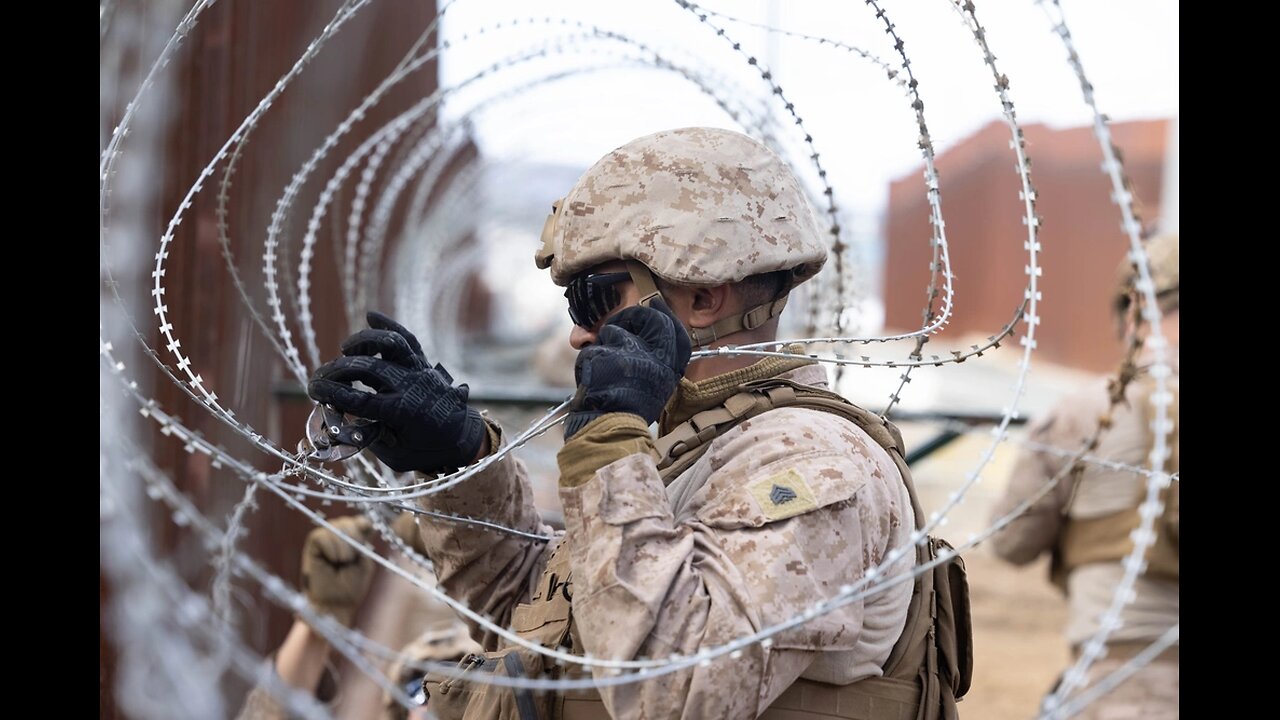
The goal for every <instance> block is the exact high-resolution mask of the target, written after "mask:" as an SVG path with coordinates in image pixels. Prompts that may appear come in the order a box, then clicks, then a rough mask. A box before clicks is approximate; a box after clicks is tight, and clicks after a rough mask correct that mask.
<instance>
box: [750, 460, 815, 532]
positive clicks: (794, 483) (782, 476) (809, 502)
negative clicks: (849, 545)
mask: <svg viewBox="0 0 1280 720" xmlns="http://www.w3.org/2000/svg"><path fill="white" fill-rule="evenodd" d="M747 489H748V490H750V491H751V496H752V497H754V498H755V500H756V503H757V504H759V505H760V510H761V512H763V513H764V516H765V517H766V518H768V519H769V520H783V519H785V518H789V517H791V516H793V515H799V514H800V513H805V512H809V511H810V510H815V509H817V507H818V501H817V499H816V498H815V497H814V495H813V490H812V489H811V488H810V487H809V483H807V482H805V480H804V478H803V477H801V476H800V473H798V472H796V469H795V468H788V469H787V470H786V471H784V472H781V473H778V474H777V475H774V476H772V477H767V478H765V479H763V480H758V481H756V482H753V483H751V484H750V485H749V486H747Z"/></svg>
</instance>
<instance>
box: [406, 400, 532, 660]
mask: <svg viewBox="0 0 1280 720" xmlns="http://www.w3.org/2000/svg"><path fill="white" fill-rule="evenodd" d="M501 445H502V431H501V428H499V427H498V426H497V425H496V424H494V423H493V422H492V421H490V422H489V447H490V448H491V449H492V450H491V451H496V450H497V449H498V448H499V447H501ZM422 506H423V507H424V508H426V509H427V510H431V511H433V512H439V513H448V514H452V515H460V516H464V517H470V518H477V519H482V520H485V521H487V522H490V523H496V524H499V525H503V526H505V527H509V528H513V529H516V530H522V531H524V532H528V533H535V534H539V535H555V531H554V530H553V529H552V528H551V527H550V526H547V525H544V524H543V523H542V521H541V518H540V517H539V515H538V511H537V509H536V508H535V507H534V504H533V490H532V488H531V487H530V485H529V478H528V474H527V472H526V471H525V467H524V463H522V462H520V461H519V460H518V459H516V458H515V457H514V456H513V455H511V454H508V455H506V456H505V457H503V458H502V459H501V460H499V461H498V462H496V463H494V464H493V465H490V466H489V467H488V468H486V469H485V470H483V471H481V472H480V473H478V474H476V475H475V476H473V477H471V478H468V479H467V480H464V481H463V482H461V483H459V484H457V485H455V486H453V487H452V488H449V489H447V490H444V491H441V492H438V493H435V494H432V495H427V496H425V497H424V498H422ZM419 526H420V527H421V532H422V542H423V545H424V546H425V547H426V550H427V552H426V554H427V557H429V558H431V562H432V564H433V565H434V566H435V572H436V578H437V579H438V581H439V583H440V589H441V590H443V591H444V592H445V593H447V594H448V595H449V596H450V597H453V598H455V599H457V600H459V601H461V602H463V603H466V605H467V606H468V607H470V608H471V609H472V610H474V611H476V612H478V613H481V614H484V615H487V616H489V617H490V618H492V619H493V621H494V622H495V623H497V624H499V625H504V626H505V625H508V624H510V620H511V612H512V610H513V609H514V608H515V606H516V604H517V603H520V602H525V601H527V600H528V596H529V588H530V587H531V586H532V584H533V583H535V582H536V581H537V579H538V577H539V576H540V575H541V574H542V569H543V567H545V566H546V562H547V557H548V555H549V550H550V549H551V546H553V545H554V544H555V541H552V542H547V541H544V540H535V539H532V538H524V537H520V536H517V535H512V534H509V533H504V532H500V531H496V530H490V529H486V528H483V527H478V526H476V525H469V524H464V523H456V522H449V521H446V520H434V519H433V520H424V521H423V522H420V523H419ZM464 619H465V618H464ZM467 622H468V625H469V626H470V630H471V634H472V636H473V637H475V638H476V639H477V640H478V641H479V642H480V643H481V645H483V646H484V647H485V649H487V650H493V649H495V648H496V647H497V640H498V638H497V636H496V635H494V634H493V633H479V632H478V628H477V627H476V626H475V624H474V623H472V622H470V621H469V620H468V621H467Z"/></svg>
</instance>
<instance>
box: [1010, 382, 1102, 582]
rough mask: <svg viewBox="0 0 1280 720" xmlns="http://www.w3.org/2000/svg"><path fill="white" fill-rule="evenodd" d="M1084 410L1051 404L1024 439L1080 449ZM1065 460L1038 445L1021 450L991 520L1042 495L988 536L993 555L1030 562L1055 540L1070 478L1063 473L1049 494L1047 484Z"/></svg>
mask: <svg viewBox="0 0 1280 720" xmlns="http://www.w3.org/2000/svg"><path fill="white" fill-rule="evenodd" d="M1082 412H1084V411H1083V410H1081V409H1076V408H1074V407H1073V405H1072V404H1064V405H1060V406H1058V407H1057V408H1055V409H1054V410H1053V411H1052V412H1050V413H1049V414H1048V415H1046V416H1045V417H1044V418H1042V419H1041V420H1039V421H1037V422H1036V423H1034V424H1033V425H1032V426H1031V429H1030V431H1029V432H1028V435H1027V439H1028V440H1030V441H1032V442H1036V443H1040V444H1043V445H1050V446H1053V447H1055V448H1061V449H1062V450H1064V451H1073V450H1078V449H1079V448H1080V444H1081V441H1082V440H1083V439H1084V437H1085V436H1086V435H1087V434H1088V430H1087V429H1086V428H1085V427H1083V425H1082V424H1081V423H1080V422H1078V421H1077V416H1078V415H1080V414H1081V413H1082ZM1067 460H1068V458H1067V457H1065V456H1063V455H1061V454H1058V453H1053V452H1047V451H1045V450H1041V449H1033V448H1023V450H1022V452H1021V453H1020V454H1019V455H1018V459H1017V460H1016V461H1015V463H1014V466H1013V469H1012V470H1011V471H1010V473H1009V484H1008V486H1007V487H1006V488H1005V492H1004V495H1003V496H1001V498H1000V499H999V500H998V501H997V502H996V504H995V506H994V508H993V510H992V514H991V519H992V521H993V522H994V521H996V520H999V519H1000V518H1003V517H1004V516H1006V515H1008V514H1010V513H1012V512H1014V511H1015V510H1016V509H1017V507H1018V506H1019V505H1020V504H1021V503H1023V502H1025V501H1027V500H1030V499H1031V498H1033V497H1036V496H1037V495H1040V497H1039V498H1037V499H1036V500H1035V501H1034V502H1032V503H1031V506H1030V507H1029V508H1027V510H1026V511H1025V512H1023V513H1022V514H1020V515H1018V516H1017V517H1015V518H1014V519H1013V520H1012V521H1010V523H1009V524H1008V525H1007V526H1005V527H1004V528H1002V529H1001V530H1000V531H999V532H997V533H996V534H995V536H994V537H992V547H993V549H994V550H995V553H996V555H998V556H1000V557H1001V558H1003V559H1004V560H1006V561H1007V562H1010V563H1013V564H1015V565H1025V564H1027V563H1030V562H1032V561H1034V560H1035V559H1036V558H1037V557H1039V556H1040V554H1041V553H1044V552H1048V551H1050V550H1051V549H1052V548H1053V547H1054V545H1055V544H1056V543H1057V539H1058V533H1059V531H1060V530H1061V527H1062V513H1063V510H1064V509H1065V507H1066V503H1067V499H1068V497H1069V496H1070V492H1071V482H1072V476H1071V475H1070V474H1069V473H1067V474H1064V475H1063V476H1062V478H1061V479H1060V480H1058V482H1057V484H1056V485H1054V487H1053V488H1052V489H1050V490H1049V491H1048V492H1044V494H1042V495H1041V493H1042V492H1043V491H1044V489H1045V484H1046V483H1048V482H1049V481H1050V480H1052V479H1053V478H1054V477H1055V476H1057V475H1058V473H1059V472H1062V471H1063V470H1064V468H1065V467H1066V466H1067V464H1068V463H1067Z"/></svg>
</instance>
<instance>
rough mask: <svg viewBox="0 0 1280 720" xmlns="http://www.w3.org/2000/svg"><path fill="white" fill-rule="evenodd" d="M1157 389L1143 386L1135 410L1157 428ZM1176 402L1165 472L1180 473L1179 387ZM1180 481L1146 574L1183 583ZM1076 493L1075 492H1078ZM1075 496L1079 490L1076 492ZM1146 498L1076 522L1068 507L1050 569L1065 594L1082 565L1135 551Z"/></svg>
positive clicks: (1165, 493)
mask: <svg viewBox="0 0 1280 720" xmlns="http://www.w3.org/2000/svg"><path fill="white" fill-rule="evenodd" d="M1154 390H1155V384H1154V383H1153V382H1149V381H1148V382H1143V383H1142V384H1141V385H1139V389H1138V392H1137V393H1136V395H1135V397H1133V398H1132V400H1131V401H1132V403H1133V407H1134V408H1135V409H1136V410H1137V411H1138V413H1139V416H1140V418H1141V422H1142V423H1143V427H1144V428H1150V426H1151V416H1150V413H1151V393H1152V392H1153V391H1154ZM1170 390H1171V392H1172V394H1173V401H1172V402H1171V404H1170V405H1169V417H1170V418H1171V419H1172V420H1173V430H1172V431H1171V432H1170V433H1169V437H1168V445H1169V449H1170V451H1171V453H1170V455H1169V460H1168V462H1167V464H1166V466H1165V470H1166V471H1167V472H1169V473H1176V472H1178V390H1177V386H1176V385H1174V386H1172V387H1171V388H1170ZM1154 444H1155V437H1154V435H1153V434H1152V433H1150V432H1148V433H1147V452H1146V453H1145V454H1144V455H1143V457H1147V456H1149V455H1150V451H1151V448H1152V446H1153V445H1154ZM1082 469H1083V468H1082V466H1079V465H1077V466H1076V467H1075V468H1073V469H1072V472H1071V475H1070V477H1071V482H1072V483H1073V484H1076V483H1079V482H1080V475H1081V472H1082ZM1179 485H1180V483H1179V481H1178V480H1176V479H1175V480H1174V481H1173V482H1172V483H1170V485H1169V487H1167V488H1165V489H1164V490H1162V491H1161V492H1160V499H1161V501H1162V502H1163V503H1164V511H1163V512H1162V513H1161V515H1160V517H1158V518H1156V520H1155V526H1154V529H1155V533H1156V538H1155V542H1154V543H1153V544H1152V545H1151V546H1150V547H1148V548H1147V553H1146V555H1145V559H1146V561H1147V569H1146V573H1145V574H1146V575H1147V576H1148V577H1155V578H1160V579H1163V580H1171V581H1173V582H1177V581H1178V504H1179V502H1178V488H1179ZM1073 491H1074V488H1073ZM1072 495H1074V492H1072ZM1142 499H1143V498H1141V497H1137V498H1135V499H1134V505H1133V507H1131V508H1128V509H1125V510H1122V511H1120V512H1116V513H1112V514H1110V515H1104V516H1102V517H1097V518H1088V519H1080V518H1072V517H1071V516H1070V515H1068V514H1067V512H1068V510H1069V509H1070V503H1068V504H1067V507H1064V508H1063V511H1062V512H1063V518H1062V530H1061V531H1060V533H1059V536H1058V545H1057V547H1056V548H1055V552H1054V556H1053V562H1052V564H1051V567H1050V578H1051V579H1052V580H1053V582H1054V583H1055V584H1057V585H1058V587H1060V588H1061V589H1062V590H1063V591H1064V592H1065V591H1066V587H1067V577H1068V576H1070V574H1071V571H1072V570H1074V569H1076V568H1078V567H1080V566H1081V565H1088V564H1091V563H1100V562H1119V561H1121V560H1123V559H1124V558H1125V557H1126V556H1127V555H1128V554H1129V553H1130V552H1133V539H1132V538H1131V537H1130V534H1131V533H1132V532H1133V531H1134V530H1136V529H1138V526H1139V524H1140V523H1141V521H1142V518H1141V517H1140V516H1139V515H1138V506H1139V504H1140V503H1141V501H1142Z"/></svg>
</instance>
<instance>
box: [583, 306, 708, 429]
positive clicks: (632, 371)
mask: <svg viewBox="0 0 1280 720" xmlns="http://www.w3.org/2000/svg"><path fill="white" fill-rule="evenodd" d="M597 341H598V342H596V343H595V344H592V345H588V346H587V347H585V348H583V349H582V351H581V352H579V353H578V360H577V363H576V364H575V365H574V374H575V376H576V377H577V380H578V393H577V395H575V396H574V399H573V403H572V405H571V406H570V412H569V416H568V418H566V419H565V424H564V439H565V440H568V439H569V438H570V437H572V436H573V435H574V434H576V433H577V432H578V431H579V430H581V429H582V428H583V427H585V426H586V425H587V424H588V423H590V422H591V421H592V420H594V419H596V418H598V417H600V416H602V415H604V414H605V413H613V412H625V413H633V414H635V415H639V416H640V418H641V419H643V420H644V422H645V423H646V424H651V423H653V422H654V421H655V420H657V419H658V416H659V415H660V414H662V408H663V407H664V406H665V405H666V404H667V400H669V399H670V398H671V394H672V393H673V392H675V389H676V386H677V385H679V384H680V378H682V377H684V371H685V368H686V367H687V366H688V364H689V355H690V352H691V350H692V348H691V342H690V339H689V333H688V332H687V331H686V330H685V329H684V325H682V324H681V323H680V320H679V319H678V318H677V317H676V316H675V314H674V313H672V312H671V310H670V309H669V308H667V306H666V304H665V303H663V302H662V300H661V299H655V300H654V301H653V305H652V307H641V306H635V307H629V308H625V309H623V310H622V311H620V312H619V313H618V314H617V315H615V316H613V317H612V318H610V319H609V321H608V322H606V323H605V324H604V326H603V327H601V328H600V332H599V334H598V335H597Z"/></svg>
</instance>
